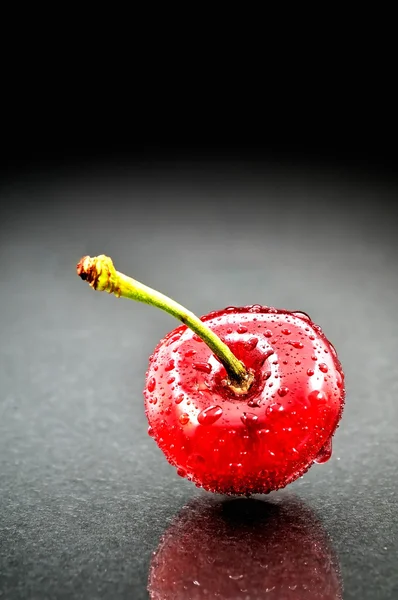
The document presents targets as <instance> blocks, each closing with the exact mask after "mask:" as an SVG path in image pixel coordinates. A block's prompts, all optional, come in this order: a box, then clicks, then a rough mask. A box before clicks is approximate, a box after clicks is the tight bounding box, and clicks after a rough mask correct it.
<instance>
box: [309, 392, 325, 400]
mask: <svg viewBox="0 0 398 600" xmlns="http://www.w3.org/2000/svg"><path fill="white" fill-rule="evenodd" d="M308 400H309V401H310V402H324V401H325V400H327V395H326V394H325V392H320V391H318V390H314V391H313V392H311V393H310V394H309V395H308Z"/></svg>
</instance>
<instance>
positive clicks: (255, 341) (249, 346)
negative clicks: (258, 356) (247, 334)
mask: <svg viewBox="0 0 398 600" xmlns="http://www.w3.org/2000/svg"><path fill="white" fill-rule="evenodd" d="M257 344H258V338H255V337H253V338H250V340H247V342H245V348H246V350H249V351H250V350H254V348H255V347H256V346H257Z"/></svg>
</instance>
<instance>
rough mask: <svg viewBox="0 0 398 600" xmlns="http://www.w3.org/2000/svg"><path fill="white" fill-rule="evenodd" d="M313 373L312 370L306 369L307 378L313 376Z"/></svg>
mask: <svg viewBox="0 0 398 600" xmlns="http://www.w3.org/2000/svg"><path fill="white" fill-rule="evenodd" d="M314 373H315V371H314V369H307V375H308V377H312V376H313V375H314Z"/></svg>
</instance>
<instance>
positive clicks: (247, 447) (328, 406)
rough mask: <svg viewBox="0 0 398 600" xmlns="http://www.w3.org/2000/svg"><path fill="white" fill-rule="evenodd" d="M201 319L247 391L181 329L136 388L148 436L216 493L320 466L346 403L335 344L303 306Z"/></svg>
mask: <svg viewBox="0 0 398 600" xmlns="http://www.w3.org/2000/svg"><path fill="white" fill-rule="evenodd" d="M202 320H203V321H205V322H206V323H207V325H208V326H209V327H210V328H211V329H212V330H213V331H214V332H215V333H216V334H217V335H218V336H219V337H220V338H221V339H222V340H223V341H224V342H225V343H226V344H227V345H228V346H229V347H230V349H231V350H232V352H233V353H234V354H235V356H236V357H237V358H239V359H240V360H241V361H242V362H243V363H244V364H245V366H246V368H247V369H250V370H251V371H252V372H253V374H254V382H253V384H252V385H251V387H250V390H249V392H248V393H247V394H244V395H237V394H235V393H234V392H233V391H231V389H230V388H229V387H228V385H226V381H227V374H226V371H225V368H224V367H223V366H222V364H221V363H220V362H219V361H218V359H217V358H216V357H215V356H214V355H213V353H212V351H211V350H210V349H209V348H208V347H207V345H206V344H205V343H204V342H203V341H202V340H200V339H199V338H198V337H197V336H196V335H195V334H194V333H193V332H192V331H191V330H190V329H188V328H186V327H185V326H181V327H179V328H177V329H175V330H174V331H172V332H171V333H170V334H168V335H167V336H166V337H165V338H164V339H163V340H162V341H161V342H160V343H159V344H158V346H157V347H156V349H155V352H154V354H153V355H152V356H151V358H150V364H149V369H148V371H147V378H146V387H145V390H144V396H145V410H146V415H147V418H148V422H149V430H148V432H149V434H150V435H152V436H153V437H154V439H155V440H156V442H157V444H158V445H159V447H160V448H161V449H162V451H163V452H164V454H165V456H166V458H167V460H168V461H169V462H170V463H171V464H172V465H174V466H175V467H176V468H177V472H178V474H179V475H181V476H183V477H187V478H188V479H190V480H191V481H193V482H194V483H195V484H196V485H197V486H199V487H200V486H202V487H203V488H205V489H206V490H209V491H213V492H217V493H222V494H245V495H250V494H255V493H268V492H270V491H272V490H276V489H278V488H281V487H284V486H286V485H287V484H288V483H290V482H292V481H294V480H295V479H297V478H298V477H299V476H300V475H302V474H303V473H304V472H305V471H307V469H308V468H309V467H310V466H311V465H312V464H313V463H314V462H315V461H318V462H325V460H327V458H328V457H329V456H330V453H331V439H332V436H333V434H334V432H335V430H336V428H337V426H338V423H339V420H340V418H341V415H342V410H343V406H344V396H345V390H344V376H343V372H342V368H341V365H340V362H339V360H338V358H337V354H336V351H335V349H334V347H333V345H332V344H331V343H330V342H329V341H328V340H327V339H326V337H325V335H324V334H323V332H322V330H321V328H320V327H319V326H317V325H315V324H314V323H313V322H312V321H311V319H310V318H309V317H308V315H306V314H305V313H302V312H295V313H293V312H289V311H285V310H277V309H275V308H269V307H261V306H258V305H254V306H249V307H242V308H235V307H230V308H227V309H225V310H223V311H219V312H213V313H210V314H208V315H206V316H204V317H202Z"/></svg>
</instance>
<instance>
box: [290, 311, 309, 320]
mask: <svg viewBox="0 0 398 600" xmlns="http://www.w3.org/2000/svg"><path fill="white" fill-rule="evenodd" d="M292 314H293V315H294V316H295V317H299V318H300V319H305V320H306V321H311V317H310V315H307V313H305V312H303V311H301V310H296V311H295V312H294V313H292Z"/></svg>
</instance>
